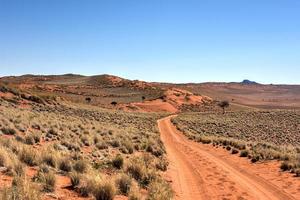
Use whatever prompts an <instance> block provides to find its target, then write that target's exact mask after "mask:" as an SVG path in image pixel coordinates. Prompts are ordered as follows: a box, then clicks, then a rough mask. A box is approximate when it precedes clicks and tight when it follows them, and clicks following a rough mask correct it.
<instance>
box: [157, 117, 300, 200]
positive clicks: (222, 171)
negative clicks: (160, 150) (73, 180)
mask: <svg viewBox="0 0 300 200" xmlns="http://www.w3.org/2000/svg"><path fill="white" fill-rule="evenodd" d="M171 117H172V116H170V117H167V118H164V119H161V120H159V121H158V126H159V130H160V133H161V139H162V141H163V142H164V144H165V147H166V150H167V155H168V159H169V161H170V167H169V170H168V175H169V176H170V178H171V180H172V187H173V189H174V191H175V199H176V200H177V199H180V200H195V199H197V200H198V199H199V200H201V199H202V200H209V199H222V200H229V199H235V200H236V199H239V200H242V199H253V200H267V199H268V200H278V199H284V200H289V199H300V180H299V179H298V178H295V177H292V175H291V174H288V173H283V172H280V171H279V168H278V162H270V163H261V164H251V163H250V162H249V161H248V160H247V159H244V158H240V157H238V156H233V155H230V154H229V153H228V152H227V151H226V150H224V149H222V148H214V147H213V146H211V145H203V144H199V143H196V142H193V141H190V140H188V139H187V138H186V137H185V136H184V135H183V134H181V133H180V132H179V131H178V130H177V129H176V128H175V127H174V126H173V125H172V123H171V121H170V119H171Z"/></svg>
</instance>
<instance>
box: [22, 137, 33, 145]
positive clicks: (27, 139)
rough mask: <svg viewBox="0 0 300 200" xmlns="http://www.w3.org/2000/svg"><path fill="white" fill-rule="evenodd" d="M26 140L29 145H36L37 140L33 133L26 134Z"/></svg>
mask: <svg viewBox="0 0 300 200" xmlns="http://www.w3.org/2000/svg"><path fill="white" fill-rule="evenodd" d="M24 141H25V143H26V144H28V145H34V143H35V140H34V138H33V136H32V135H26V136H25V139H24Z"/></svg>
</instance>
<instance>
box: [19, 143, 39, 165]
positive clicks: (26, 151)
mask: <svg viewBox="0 0 300 200" xmlns="http://www.w3.org/2000/svg"><path fill="white" fill-rule="evenodd" d="M19 158H20V160H21V161H22V162H24V163H26V164H27V165H29V166H36V165H38V164H39V154H38V152H37V151H36V150H34V149H33V148H25V147H23V149H22V150H21V152H20V154H19Z"/></svg>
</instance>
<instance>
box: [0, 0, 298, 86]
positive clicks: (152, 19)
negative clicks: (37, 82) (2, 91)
mask: <svg viewBox="0 0 300 200" xmlns="http://www.w3.org/2000/svg"><path fill="white" fill-rule="evenodd" d="M28 73H32V74H63V73H78V74H84V75H94V74H103V73H108V74H114V75H119V76H122V77H126V78H130V79H141V80H147V81H169V82H204V81H241V80H242V79H245V78H247V79H251V80H255V81H258V82H262V83H291V84H292V83H293V84H300V1H299V0H205V1H204V0H203V1H201V0H198V1H191V0H181V1H178V0H106V1H104V0H103V1H102V0H97V1H96V0H95V1H93V0H19V1H18V0H0V76H4V75H21V74H28Z"/></svg>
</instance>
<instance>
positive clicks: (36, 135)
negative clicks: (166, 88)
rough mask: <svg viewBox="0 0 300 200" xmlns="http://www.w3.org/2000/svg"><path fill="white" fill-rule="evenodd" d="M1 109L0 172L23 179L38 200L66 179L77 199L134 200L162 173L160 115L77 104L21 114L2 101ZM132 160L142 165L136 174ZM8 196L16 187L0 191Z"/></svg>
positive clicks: (39, 106)
mask: <svg viewBox="0 0 300 200" xmlns="http://www.w3.org/2000/svg"><path fill="white" fill-rule="evenodd" d="M0 101H1V98H0ZM1 106H2V109H3V108H4V109H3V112H1V113H0V122H1V123H0V130H1V131H0V132H1V133H3V134H5V136H4V135H2V134H1V135H0V146H1V148H0V166H1V167H2V166H3V167H5V171H3V172H0V173H3V174H5V176H16V177H23V178H24V177H26V184H27V185H28V184H30V185H32V186H33V185H34V187H32V190H34V192H36V193H37V194H38V195H39V196H41V195H43V193H46V192H50V193H52V192H54V193H55V190H56V189H57V187H59V186H58V185H56V182H58V180H56V179H60V178H66V180H67V179H68V178H69V179H70V183H71V187H70V189H71V190H72V191H71V192H74V193H77V194H78V195H80V196H84V197H94V198H96V199H112V198H113V197H114V195H115V194H117V192H118V193H119V194H122V195H125V196H128V197H129V199H135V198H139V197H140V195H139V191H140V189H141V188H144V189H146V190H148V186H149V185H150V184H151V183H152V182H153V181H154V180H155V177H159V176H160V175H159V173H160V171H162V170H166V167H167V163H164V162H163V160H164V153H165V151H164V148H163V145H162V142H161V141H160V137H159V134H158V130H157V127H156V125H157V124H156V120H157V119H159V118H161V116H162V115H161V114H140V113H124V112H119V111H111V110H105V109H99V108H91V107H84V106H82V105H80V106H78V105H77V104H74V105H72V106H70V107H69V106H66V105H56V106H48V105H47V104H31V107H30V108H26V109H20V108H18V107H17V106H15V104H14V103H12V102H9V101H1ZM1 111H2V110H1ZM7 127H9V128H10V129H12V130H15V132H13V131H11V130H8V129H7ZM3 130H4V131H3ZM12 132H13V133H12ZM150 146H151V148H150ZM146 149H147V151H146ZM135 153H138V155H139V157H140V156H141V158H142V159H138V158H137V157H136V154H135ZM144 155H147V156H145V157H144ZM146 157H147V158H146ZM144 159H145V160H144ZM133 160H138V163H142V169H141V171H139V169H138V167H137V166H136V165H135V166H134V167H131V168H130V167H127V164H128V165H130V166H132V165H134V164H133V163H134V162H133ZM159 164H160V165H159ZM129 168H130V169H131V170H128V169H129ZM36 169H38V170H37V172H35V170H36ZM28 170H29V172H28ZM135 170H136V171H135ZM25 172H26V173H25ZM135 178H136V179H137V180H136V179H135ZM109 180H110V181H112V182H113V183H115V185H114V184H113V183H112V182H109ZM107 182H109V183H107ZM18 187H19V186H18ZM115 187H117V188H115ZM18 190H19V189H18ZM13 191H16V187H15V186H14V187H12V188H6V189H4V188H1V186H0V194H1V195H2V194H3V195H6V196H5V197H4V196H3V198H2V199H5V200H6V199H9V198H8V197H7V195H8V194H9V195H11V194H10V193H11V192H13ZM28 192H31V191H30V190H28ZM25 196H26V195H25ZM32 199H35V196H34V194H33V197H32Z"/></svg>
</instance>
